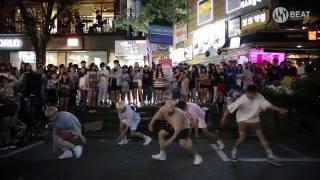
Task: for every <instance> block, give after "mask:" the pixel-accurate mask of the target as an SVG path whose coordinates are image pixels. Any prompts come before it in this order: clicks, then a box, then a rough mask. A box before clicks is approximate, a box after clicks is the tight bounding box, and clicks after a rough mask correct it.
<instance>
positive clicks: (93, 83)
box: [87, 63, 98, 113]
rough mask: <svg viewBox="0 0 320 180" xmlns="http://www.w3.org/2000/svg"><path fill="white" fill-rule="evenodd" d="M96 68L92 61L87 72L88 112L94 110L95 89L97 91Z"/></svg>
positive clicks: (93, 111)
mask: <svg viewBox="0 0 320 180" xmlns="http://www.w3.org/2000/svg"><path fill="white" fill-rule="evenodd" d="M97 71H98V68H97V66H96V65H95V64H94V63H91V64H90V69H89V71H88V72H87V87H88V108H89V112H90V113H95V112H96V109H95V108H96V105H97V91H98V72H97Z"/></svg>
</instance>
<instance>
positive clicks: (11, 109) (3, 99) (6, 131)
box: [0, 76, 19, 151]
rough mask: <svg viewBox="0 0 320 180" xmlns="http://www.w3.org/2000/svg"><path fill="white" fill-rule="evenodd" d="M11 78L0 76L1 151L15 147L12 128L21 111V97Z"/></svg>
mask: <svg viewBox="0 0 320 180" xmlns="http://www.w3.org/2000/svg"><path fill="white" fill-rule="evenodd" d="M9 81H10V80H9V79H8V78H6V77H4V76H0V109H1V111H0V151H5V150H8V149H14V148H15V147H16V146H15V145H14V141H13V139H12V130H13V126H14V124H15V121H16V118H17V116H18V111H19V101H17V99H18V98H19V97H18V96H17V95H16V93H15V91H14V89H13V86H12V84H11V83H10V82H9Z"/></svg>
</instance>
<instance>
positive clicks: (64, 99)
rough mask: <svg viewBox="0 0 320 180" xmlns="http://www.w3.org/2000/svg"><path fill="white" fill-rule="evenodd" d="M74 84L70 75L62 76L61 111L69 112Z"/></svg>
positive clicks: (64, 74) (60, 84) (60, 89)
mask: <svg viewBox="0 0 320 180" xmlns="http://www.w3.org/2000/svg"><path fill="white" fill-rule="evenodd" d="M71 86H72V83H71V81H70V78H69V76H68V74H67V73H66V72H65V73H63V74H62V78H61V80H60V81H59V104H60V110H61V111H68V108H69V100H70V95H71Z"/></svg>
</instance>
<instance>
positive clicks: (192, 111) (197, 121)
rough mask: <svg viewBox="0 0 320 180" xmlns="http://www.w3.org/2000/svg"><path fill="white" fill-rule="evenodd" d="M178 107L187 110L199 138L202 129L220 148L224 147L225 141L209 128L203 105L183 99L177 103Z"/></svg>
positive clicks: (188, 117) (186, 112) (187, 115)
mask: <svg viewBox="0 0 320 180" xmlns="http://www.w3.org/2000/svg"><path fill="white" fill-rule="evenodd" d="M176 107H177V108H179V109H181V110H183V111H184V112H185V114H186V117H187V119H188V120H189V122H190V124H191V125H192V127H193V128H194V129H195V134H196V138H199V132H198V131H199V130H198V129H201V131H202V132H203V134H205V135H206V136H207V137H208V138H209V139H210V140H212V141H213V142H214V143H217V145H218V147H219V149H223V148H224V144H223V142H222V141H221V140H219V135H218V134H215V133H212V132H210V131H209V130H208V127H207V124H206V121H205V117H206V112H205V111H204V110H203V109H201V107H200V106H199V105H198V104H196V103H191V102H186V101H182V100H181V101H179V102H178V103H177V104H176Z"/></svg>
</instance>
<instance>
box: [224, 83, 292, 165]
mask: <svg viewBox="0 0 320 180" xmlns="http://www.w3.org/2000/svg"><path fill="white" fill-rule="evenodd" d="M236 110H237V114H236V117H237V123H238V126H239V137H238V139H237V141H236V143H235V144H234V146H233V149H232V151H231V160H232V161H233V162H236V161H237V160H238V159H237V150H238V146H239V145H240V144H241V143H242V142H243V141H244V140H245V138H246V135H247V130H248V129H251V130H252V131H254V132H255V133H256V135H257V136H258V138H259V140H260V143H261V145H262V146H263V148H264V150H265V152H266V154H267V157H268V162H269V163H272V164H274V165H276V166H280V165H281V163H280V162H279V161H278V160H277V158H276V157H275V156H274V155H273V153H272V150H271V149H270V147H269V145H268V141H267V140H266V138H265V136H264V134H263V132H262V130H261V125H260V118H259V114H260V112H261V111H263V110H271V111H275V112H278V113H281V114H285V113H287V112H288V110H287V109H284V108H279V107H276V106H274V105H272V104H271V103H270V102H269V101H267V100H266V99H265V98H264V97H263V96H262V95H261V94H260V93H257V90H256V87H255V86H254V85H249V86H248V87H247V89H246V90H245V94H244V95H242V96H241V97H240V98H238V99H237V100H236V101H235V102H233V103H232V104H230V105H228V107H227V108H226V109H225V112H224V114H223V116H222V119H221V126H223V125H225V124H226V122H227V121H226V120H227V117H228V115H229V114H230V113H233V112H235V111H236Z"/></svg>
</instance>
